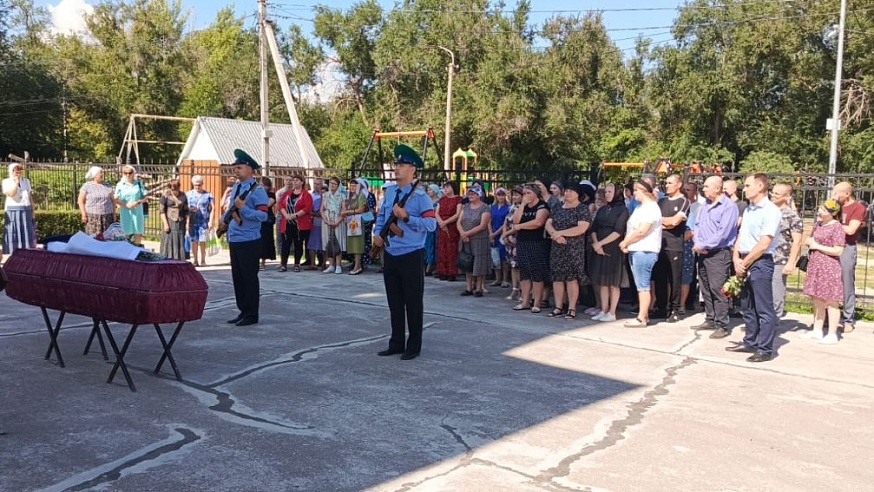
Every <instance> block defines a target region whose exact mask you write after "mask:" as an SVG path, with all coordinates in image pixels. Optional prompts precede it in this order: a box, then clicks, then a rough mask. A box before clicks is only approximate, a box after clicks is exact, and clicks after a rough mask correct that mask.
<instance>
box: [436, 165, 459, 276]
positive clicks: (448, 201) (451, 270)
mask: <svg viewBox="0 0 874 492" xmlns="http://www.w3.org/2000/svg"><path fill="white" fill-rule="evenodd" d="M456 193H457V188H456V186H455V183H453V182H452V181H447V182H446V183H444V184H443V196H442V197H440V200H438V201H437V278H439V279H440V280H448V281H450V282H455V280H456V277H458V267H456V266H455V261H456V260H457V259H458V240H459V235H458V227H457V226H456V225H455V222H456V221H457V220H458V217H460V216H461V197H460V196H458V195H456Z"/></svg>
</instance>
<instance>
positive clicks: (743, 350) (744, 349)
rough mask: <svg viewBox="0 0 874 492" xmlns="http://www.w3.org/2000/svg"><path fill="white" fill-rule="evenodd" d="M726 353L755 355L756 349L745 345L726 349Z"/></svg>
mask: <svg viewBox="0 0 874 492" xmlns="http://www.w3.org/2000/svg"><path fill="white" fill-rule="evenodd" d="M725 351H726V352H740V353H742V354H755V353H756V349H754V348H751V347H747V346H746V345H744V344H740V345H735V346H733V347H725Z"/></svg>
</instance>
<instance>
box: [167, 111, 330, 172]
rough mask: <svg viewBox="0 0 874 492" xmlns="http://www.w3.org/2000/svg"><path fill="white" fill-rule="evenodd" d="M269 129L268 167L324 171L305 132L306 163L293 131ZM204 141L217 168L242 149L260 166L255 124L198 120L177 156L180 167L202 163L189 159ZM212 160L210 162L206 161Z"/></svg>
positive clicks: (258, 125) (276, 125)
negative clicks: (203, 139)
mask: <svg viewBox="0 0 874 492" xmlns="http://www.w3.org/2000/svg"><path fill="white" fill-rule="evenodd" d="M268 128H270V130H271V131H272V132H273V136H272V137H271V138H270V167H271V168H276V167H296V168H306V169H324V167H325V166H324V164H322V159H321V158H320V157H319V154H318V152H316V147H315V146H314V145H313V141H312V140H310V136H309V134H308V133H307V131H306V129H305V128H303V127H301V131H300V134H301V137H302V140H303V141H302V144H303V149H304V152H305V154H306V161H305V160H304V159H303V158H302V156H301V152H300V150H299V147H298V144H297V138H296V136H295V133H296V132H295V131H294V127H293V126H292V125H284V124H279V123H270V124H269V125H268ZM204 136H205V137H206V138H208V139H209V142H210V143H211V146H212V148H213V149H215V153H216V154H217V155H218V158H219V163H220V164H230V163H232V162H234V149H243V150H244V151H246V152H247V153H248V154H249V155H251V156H252V157H253V158H255V160H256V161H258V163H259V164H261V165H262V166H263V165H264V163H263V162H261V123H260V122H258V121H244V120H230V119H225V118H210V117H205V116H200V117H198V118H197V120H196V121H195V122H194V126H193V127H192V129H191V134H190V135H189V137H188V141H187V142H186V144H185V147H184V148H183V150H182V154H181V155H180V156H179V161H178V162H179V163H181V162H182V161H184V160H188V159H194V160H201V159H204V158H206V156H196V155H192V151H193V149H194V148H195V143H196V141H197V139H199V138H203V137H204ZM207 159H211V158H207Z"/></svg>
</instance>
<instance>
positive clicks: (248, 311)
mask: <svg viewBox="0 0 874 492" xmlns="http://www.w3.org/2000/svg"><path fill="white" fill-rule="evenodd" d="M234 157H235V158H236V160H235V161H234V163H233V164H232V165H233V166H234V175H235V176H236V177H237V184H235V185H234V187H233V189H231V196H232V197H233V203H232V206H231V207H232V208H234V207H235V211H236V213H237V214H238V217H239V219H240V222H239V223H238V222H237V220H236V219H231V221H230V223H229V224H228V246H230V254H231V276H232V278H233V281H234V296H235V297H236V299H237V308H238V309H239V310H240V314H239V315H238V316H237V317H236V318H233V319H229V320H228V323H230V324H234V325H237V326H248V325H254V324H255V323H257V322H258V304H259V300H260V296H261V286H260V285H259V283H258V261H259V258H260V256H261V223H262V222H264V221H265V220H267V192H266V191H264V188H261V187H260V186H258V183H257V182H256V181H255V178H254V177H253V175H254V174H255V171H257V170H258V169H261V166H260V165H258V163H257V162H255V159H252V157H250V156H249V155H248V154H247V153H245V152H243V151H242V150H240V149H237V150H235V151H234ZM247 190H249V191H248V194H246V197H245V198H241V197H240V195H242V194H245V193H246V192H247ZM223 218H224V217H223Z"/></svg>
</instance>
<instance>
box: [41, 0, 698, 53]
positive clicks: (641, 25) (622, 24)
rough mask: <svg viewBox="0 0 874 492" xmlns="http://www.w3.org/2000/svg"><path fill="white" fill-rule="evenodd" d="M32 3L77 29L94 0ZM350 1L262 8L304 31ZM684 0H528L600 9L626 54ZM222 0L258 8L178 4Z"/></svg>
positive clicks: (540, 8)
mask: <svg viewBox="0 0 874 492" xmlns="http://www.w3.org/2000/svg"><path fill="white" fill-rule="evenodd" d="M506 1H507V5H508V8H511V7H512V6H513V5H515V2H514V1H513V0H506ZM379 2H380V4H382V6H383V8H385V9H390V8H392V6H393V5H394V0H379ZM35 3H36V4H37V5H40V6H45V7H48V8H49V11H50V12H51V14H52V19H53V23H54V28H55V29H56V30H57V31H63V32H68V31H69V30H73V31H77V32H79V31H81V30H83V29H84V22H83V21H82V13H83V12H90V11H91V9H93V7H92V6H93V5H94V4H96V3H97V0H36V2H35ZM354 3H355V1H354V0H330V1H312V0H268V7H267V12H268V16H272V17H273V18H275V20H276V21H277V24H278V25H279V26H281V27H283V28H284V27H286V26H287V25H289V24H291V23H296V24H299V25H300V26H301V27H302V28H303V30H304V32H306V33H309V32H311V31H312V22H311V19H312V17H313V13H312V7H313V6H314V5H318V4H327V5H330V6H331V7H334V8H341V9H347V8H349V7H350V6H352V5H353V4H354ZM684 3H685V1H684V0H647V1H646V2H641V1H640V0H581V1H571V0H531V10H532V11H533V12H532V14H531V17H530V18H531V22H532V23H533V24H534V25H539V24H541V23H542V21H543V20H545V19H547V18H549V17H551V16H553V15H557V14H561V13H563V14H568V15H573V14H576V13H580V12H586V11H589V10H600V11H603V16H604V23H605V25H606V27H607V29H608V30H609V31H610V36H611V37H612V38H613V40H614V41H615V42H616V43H617V45H618V46H619V48H620V49H622V50H624V52H625V53H626V54H629V55H630V54H631V53H632V52H633V49H634V40H635V39H636V38H637V36H638V35H641V34H643V35H644V36H648V37H651V38H652V39H653V42H654V43H658V42H667V41H669V40H670V39H671V36H670V33H669V32H668V31H669V30H670V29H669V28H668V26H670V25H671V24H672V23H673V21H674V19H675V18H676V17H677V10H676V9H677V8H678V7H679V6H681V5H682V4H684ZM227 5H234V10H235V12H236V13H237V15H239V16H246V15H250V14H255V13H256V12H257V11H258V2H257V1H256V0H237V1H228V0H182V6H183V9H185V10H186V11H187V12H188V17H189V22H190V28H191V29H200V28H203V27H206V26H208V25H209V24H210V23H211V22H212V21H213V19H215V15H216V12H218V11H219V10H220V9H222V8H223V7H225V6H227ZM623 9H627V10H623ZM308 19H309V20H308ZM249 22H252V23H254V16H252V17H250V18H249Z"/></svg>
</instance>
